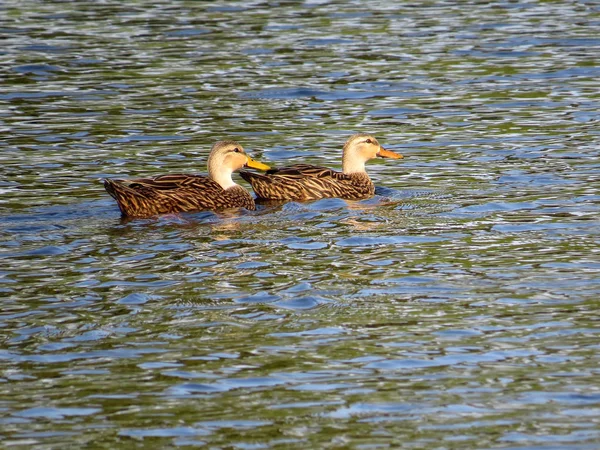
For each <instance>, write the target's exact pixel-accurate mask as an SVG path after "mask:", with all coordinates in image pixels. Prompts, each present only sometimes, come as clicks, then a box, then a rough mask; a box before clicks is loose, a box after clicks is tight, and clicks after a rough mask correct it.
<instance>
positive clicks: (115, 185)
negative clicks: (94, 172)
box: [104, 174, 256, 217]
mask: <svg viewBox="0 0 600 450" xmlns="http://www.w3.org/2000/svg"><path fill="white" fill-rule="evenodd" d="M104 187H105V188H106V191H107V192H108V193H109V194H110V195H111V196H112V197H113V198H114V199H115V200H116V201H117V204H118V205H119V209H120V210H121V214H122V215H123V216H126V217H150V216H155V215H159V214H170V213H178V212H189V211H203V210H213V211H217V210H222V209H227V208H246V209H249V210H255V209H256V206H255V204H254V199H253V198H252V196H251V195H250V193H249V192H248V191H247V190H246V189H244V188H243V187H241V186H232V187H230V188H227V189H223V188H222V187H221V186H220V185H219V184H218V183H216V182H215V181H213V180H211V179H210V178H208V177H205V176H202V175H190V174H169V175H161V176H157V177H153V178H138V179H135V180H117V179H106V180H104Z"/></svg>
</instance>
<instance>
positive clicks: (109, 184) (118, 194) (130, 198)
mask: <svg viewBox="0 0 600 450" xmlns="http://www.w3.org/2000/svg"><path fill="white" fill-rule="evenodd" d="M102 181H103V182H104V189H106V192H108V193H109V194H110V196H111V197H112V198H114V199H115V200H116V201H117V205H118V206H119V209H120V210H121V214H123V215H124V216H135V215H136V212H137V210H138V209H139V208H140V205H141V204H142V203H143V202H144V199H143V197H142V196H141V195H140V194H139V192H136V190H135V189H131V188H130V187H129V186H127V184H126V180H116V179H112V180H111V179H109V178H105V179H104V180H102Z"/></svg>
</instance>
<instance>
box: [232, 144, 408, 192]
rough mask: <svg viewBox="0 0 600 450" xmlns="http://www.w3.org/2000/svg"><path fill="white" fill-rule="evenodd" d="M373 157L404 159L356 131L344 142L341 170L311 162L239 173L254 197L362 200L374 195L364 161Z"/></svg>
mask: <svg viewBox="0 0 600 450" xmlns="http://www.w3.org/2000/svg"><path fill="white" fill-rule="evenodd" d="M376 157H380V158H392V159H400V158H403V156H402V155H401V154H400V153H396V152H393V151H391V150H387V149H385V148H383V147H382V146H381V145H380V144H379V142H378V141H377V139H376V138H375V137H374V136H372V135H370V134H365V133H358V134H354V135H352V136H350V138H348V140H347V141H346V143H345V144H344V148H343V154H342V171H341V172H338V171H336V170H333V169H329V168H326V167H320V166H314V165H311V164H295V165H293V166H289V167H282V168H274V169H271V170H268V171H266V173H265V174H258V173H253V172H248V171H245V170H241V171H240V175H241V177H242V178H243V179H244V180H246V181H247V182H248V183H250V185H251V186H252V189H253V190H254V192H255V194H256V197H257V200H288V201H309V200H318V199H322V198H342V199H345V200H364V199H367V198H370V197H372V196H373V195H374V194H375V185H374V184H373V182H372V181H371V178H369V175H367V172H366V170H365V163H366V162H367V161H369V160H370V159H373V158H376Z"/></svg>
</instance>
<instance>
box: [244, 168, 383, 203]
mask: <svg viewBox="0 0 600 450" xmlns="http://www.w3.org/2000/svg"><path fill="white" fill-rule="evenodd" d="M240 175H241V176H242V178H243V179H244V180H246V181H247V182H249V183H250V184H251V185H252V189H254V192H255V193H256V196H257V197H258V198H260V199H270V200H296V201H308V200H318V199H321V198H331V197H336V198H343V199H346V200H362V199H365V198H370V197H372V196H373V194H374V193H375V185H374V184H373V182H372V181H371V179H370V178H369V175H367V174H366V173H350V174H345V173H343V172H337V171H335V170H333V169H328V168H326V167H319V166H312V165H310V164H296V165H293V166H289V167H284V168H281V169H271V170H269V171H267V173H266V174H265V175H263V174H257V173H253V172H246V171H242V172H240Z"/></svg>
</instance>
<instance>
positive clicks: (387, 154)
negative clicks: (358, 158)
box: [377, 147, 404, 159]
mask: <svg viewBox="0 0 600 450" xmlns="http://www.w3.org/2000/svg"><path fill="white" fill-rule="evenodd" d="M377 156H379V157H380V158H392V159H400V158H404V156H402V155H401V154H400V153H396V152H393V151H391V150H386V149H385V148H383V147H379V151H378V152H377Z"/></svg>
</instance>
